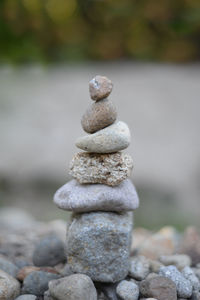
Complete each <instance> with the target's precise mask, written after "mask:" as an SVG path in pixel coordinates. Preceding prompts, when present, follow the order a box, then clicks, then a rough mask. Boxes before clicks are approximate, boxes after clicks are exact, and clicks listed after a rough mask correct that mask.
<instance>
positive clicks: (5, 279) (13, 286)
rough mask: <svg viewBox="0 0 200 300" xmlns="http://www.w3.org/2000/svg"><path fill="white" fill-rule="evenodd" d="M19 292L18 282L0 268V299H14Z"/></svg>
mask: <svg viewBox="0 0 200 300" xmlns="http://www.w3.org/2000/svg"><path fill="white" fill-rule="evenodd" d="M19 294H20V283H19V281H17V280H16V279H15V278H14V277H12V276H10V275H9V274H8V273H6V272H4V271H2V270H0V299H1V300H14V299H15V298H16V297H17V296H19Z"/></svg>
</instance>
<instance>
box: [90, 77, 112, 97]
mask: <svg viewBox="0 0 200 300" xmlns="http://www.w3.org/2000/svg"><path fill="white" fill-rule="evenodd" d="M112 88H113V84H112V81H111V80H110V79H108V78H107V77H105V76H100V75H97V76H95V77H94V78H93V79H92V80H90V82H89V91H90V97H91V98H92V100H95V101H99V100H101V99H103V98H106V97H108V96H109V95H110V93H111V92H112Z"/></svg>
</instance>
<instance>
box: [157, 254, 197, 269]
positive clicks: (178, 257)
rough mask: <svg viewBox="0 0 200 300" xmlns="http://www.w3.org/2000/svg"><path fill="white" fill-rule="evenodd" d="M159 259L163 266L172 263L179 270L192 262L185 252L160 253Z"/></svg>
mask: <svg viewBox="0 0 200 300" xmlns="http://www.w3.org/2000/svg"><path fill="white" fill-rule="evenodd" d="M159 260H160V262H161V263H163V264H164V265H165V266H169V265H174V266H176V267H177V268H178V269H179V270H182V269H183V268H184V267H186V266H190V265H191V263H192V261H191V258H190V257H189V256H188V255H186V254H174V255H162V256H160V258H159Z"/></svg>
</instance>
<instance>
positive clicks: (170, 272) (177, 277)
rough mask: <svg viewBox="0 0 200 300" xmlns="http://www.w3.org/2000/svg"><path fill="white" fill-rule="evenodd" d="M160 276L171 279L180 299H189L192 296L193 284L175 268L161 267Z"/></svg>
mask: <svg viewBox="0 0 200 300" xmlns="http://www.w3.org/2000/svg"><path fill="white" fill-rule="evenodd" d="M159 275H161V276H164V277H167V278H169V279H171V280H172V281H173V282H174V283H175V285H176V289H177V294H178V296H179V297H180V298H189V297H191V295H192V284H191V283H190V281H189V280H187V279H185V277H184V276H183V275H182V274H181V273H180V272H179V271H178V269H177V268H176V267H175V266H168V267H161V268H160V271H159Z"/></svg>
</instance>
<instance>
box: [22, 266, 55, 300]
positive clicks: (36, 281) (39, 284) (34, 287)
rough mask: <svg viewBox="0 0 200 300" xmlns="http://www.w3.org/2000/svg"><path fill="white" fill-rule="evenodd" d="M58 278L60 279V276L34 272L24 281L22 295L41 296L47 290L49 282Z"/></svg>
mask: <svg viewBox="0 0 200 300" xmlns="http://www.w3.org/2000/svg"><path fill="white" fill-rule="evenodd" d="M58 278H60V276H59V275H57V274H53V273H48V272H43V271H34V272H32V273H30V274H29V275H28V276H26V278H25V279H24V282H23V288H22V292H23V294H33V295H36V296H42V295H43V294H44V292H45V291H46V290H48V283H49V281H51V280H53V279H58Z"/></svg>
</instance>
